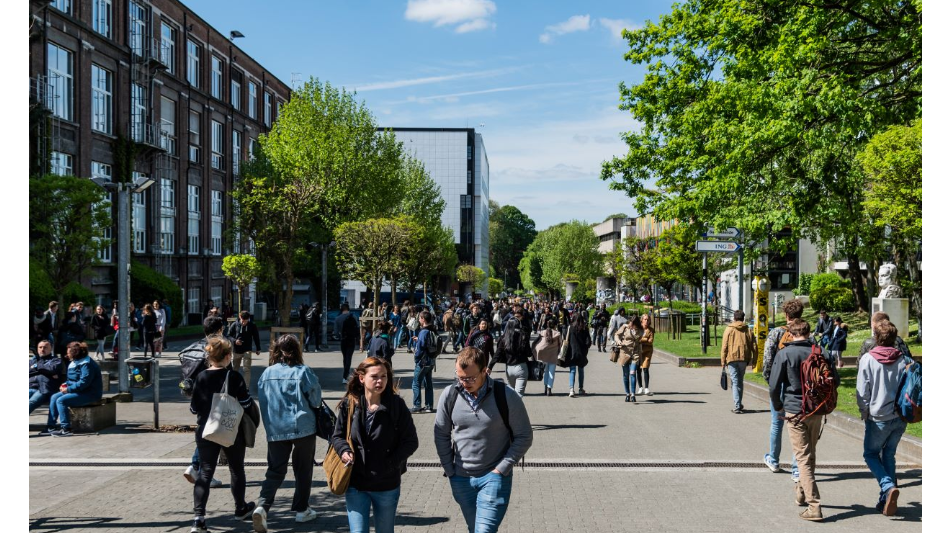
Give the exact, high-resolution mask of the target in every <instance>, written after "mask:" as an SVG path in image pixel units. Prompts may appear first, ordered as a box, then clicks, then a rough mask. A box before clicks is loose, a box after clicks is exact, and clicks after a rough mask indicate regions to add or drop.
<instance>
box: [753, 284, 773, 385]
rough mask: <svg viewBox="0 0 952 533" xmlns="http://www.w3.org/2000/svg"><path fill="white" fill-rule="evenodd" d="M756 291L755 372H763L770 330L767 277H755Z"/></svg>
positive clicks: (754, 287)
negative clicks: (765, 349)
mask: <svg viewBox="0 0 952 533" xmlns="http://www.w3.org/2000/svg"><path fill="white" fill-rule="evenodd" d="M752 285H753V289H754V316H756V317H757V321H756V323H755V324H754V335H756V336H757V355H758V357H757V366H755V367H754V372H762V371H763V366H764V344H766V343H767V334H768V333H769V332H770V330H769V329H768V328H767V307H768V303H769V302H768V301H769V292H770V280H769V279H767V278H766V277H761V276H755V277H754V281H753V283H752Z"/></svg>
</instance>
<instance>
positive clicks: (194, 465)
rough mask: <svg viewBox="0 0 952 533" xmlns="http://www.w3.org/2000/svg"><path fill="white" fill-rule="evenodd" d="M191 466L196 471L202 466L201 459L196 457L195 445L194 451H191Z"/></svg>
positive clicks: (196, 449)
mask: <svg viewBox="0 0 952 533" xmlns="http://www.w3.org/2000/svg"><path fill="white" fill-rule="evenodd" d="M192 468H194V469H195V471H196V472H197V471H199V470H201V468H202V461H201V459H200V458H199V457H198V448H197V447H196V448H195V451H194V452H193V453H192Z"/></svg>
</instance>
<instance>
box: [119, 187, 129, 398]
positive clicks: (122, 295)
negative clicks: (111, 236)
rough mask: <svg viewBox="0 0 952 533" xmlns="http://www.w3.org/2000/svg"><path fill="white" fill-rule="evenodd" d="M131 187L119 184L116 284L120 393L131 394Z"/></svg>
mask: <svg viewBox="0 0 952 533" xmlns="http://www.w3.org/2000/svg"><path fill="white" fill-rule="evenodd" d="M130 193H131V191H130V190H129V185H124V184H119V188H118V191H117V194H118V195H119V231H118V233H119V261H118V262H117V263H116V283H117V284H118V286H119V331H118V332H117V335H119V392H129V369H128V367H127V365H126V360H127V359H128V358H129V261H130V250H129V247H130V244H131V243H130V240H131V233H132V216H131V213H130V212H129V203H130V202H129V200H130V198H129V195H130Z"/></svg>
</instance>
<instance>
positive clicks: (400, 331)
mask: <svg viewBox="0 0 952 533" xmlns="http://www.w3.org/2000/svg"><path fill="white" fill-rule="evenodd" d="M405 329H406V328H405V327H404V326H400V328H399V329H397V334H396V335H394V336H393V349H394V350H396V349H397V348H399V347H400V341H402V340H403V332H404V330H405Z"/></svg>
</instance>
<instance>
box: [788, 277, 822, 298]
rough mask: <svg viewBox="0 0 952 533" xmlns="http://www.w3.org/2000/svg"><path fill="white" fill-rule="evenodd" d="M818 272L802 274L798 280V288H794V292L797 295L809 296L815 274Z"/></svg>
mask: <svg viewBox="0 0 952 533" xmlns="http://www.w3.org/2000/svg"><path fill="white" fill-rule="evenodd" d="M815 275H816V274H800V278H799V280H798V281H797V288H796V289H793V294H794V295H796V296H809V295H810V284H811V283H812V282H813V276H815Z"/></svg>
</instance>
